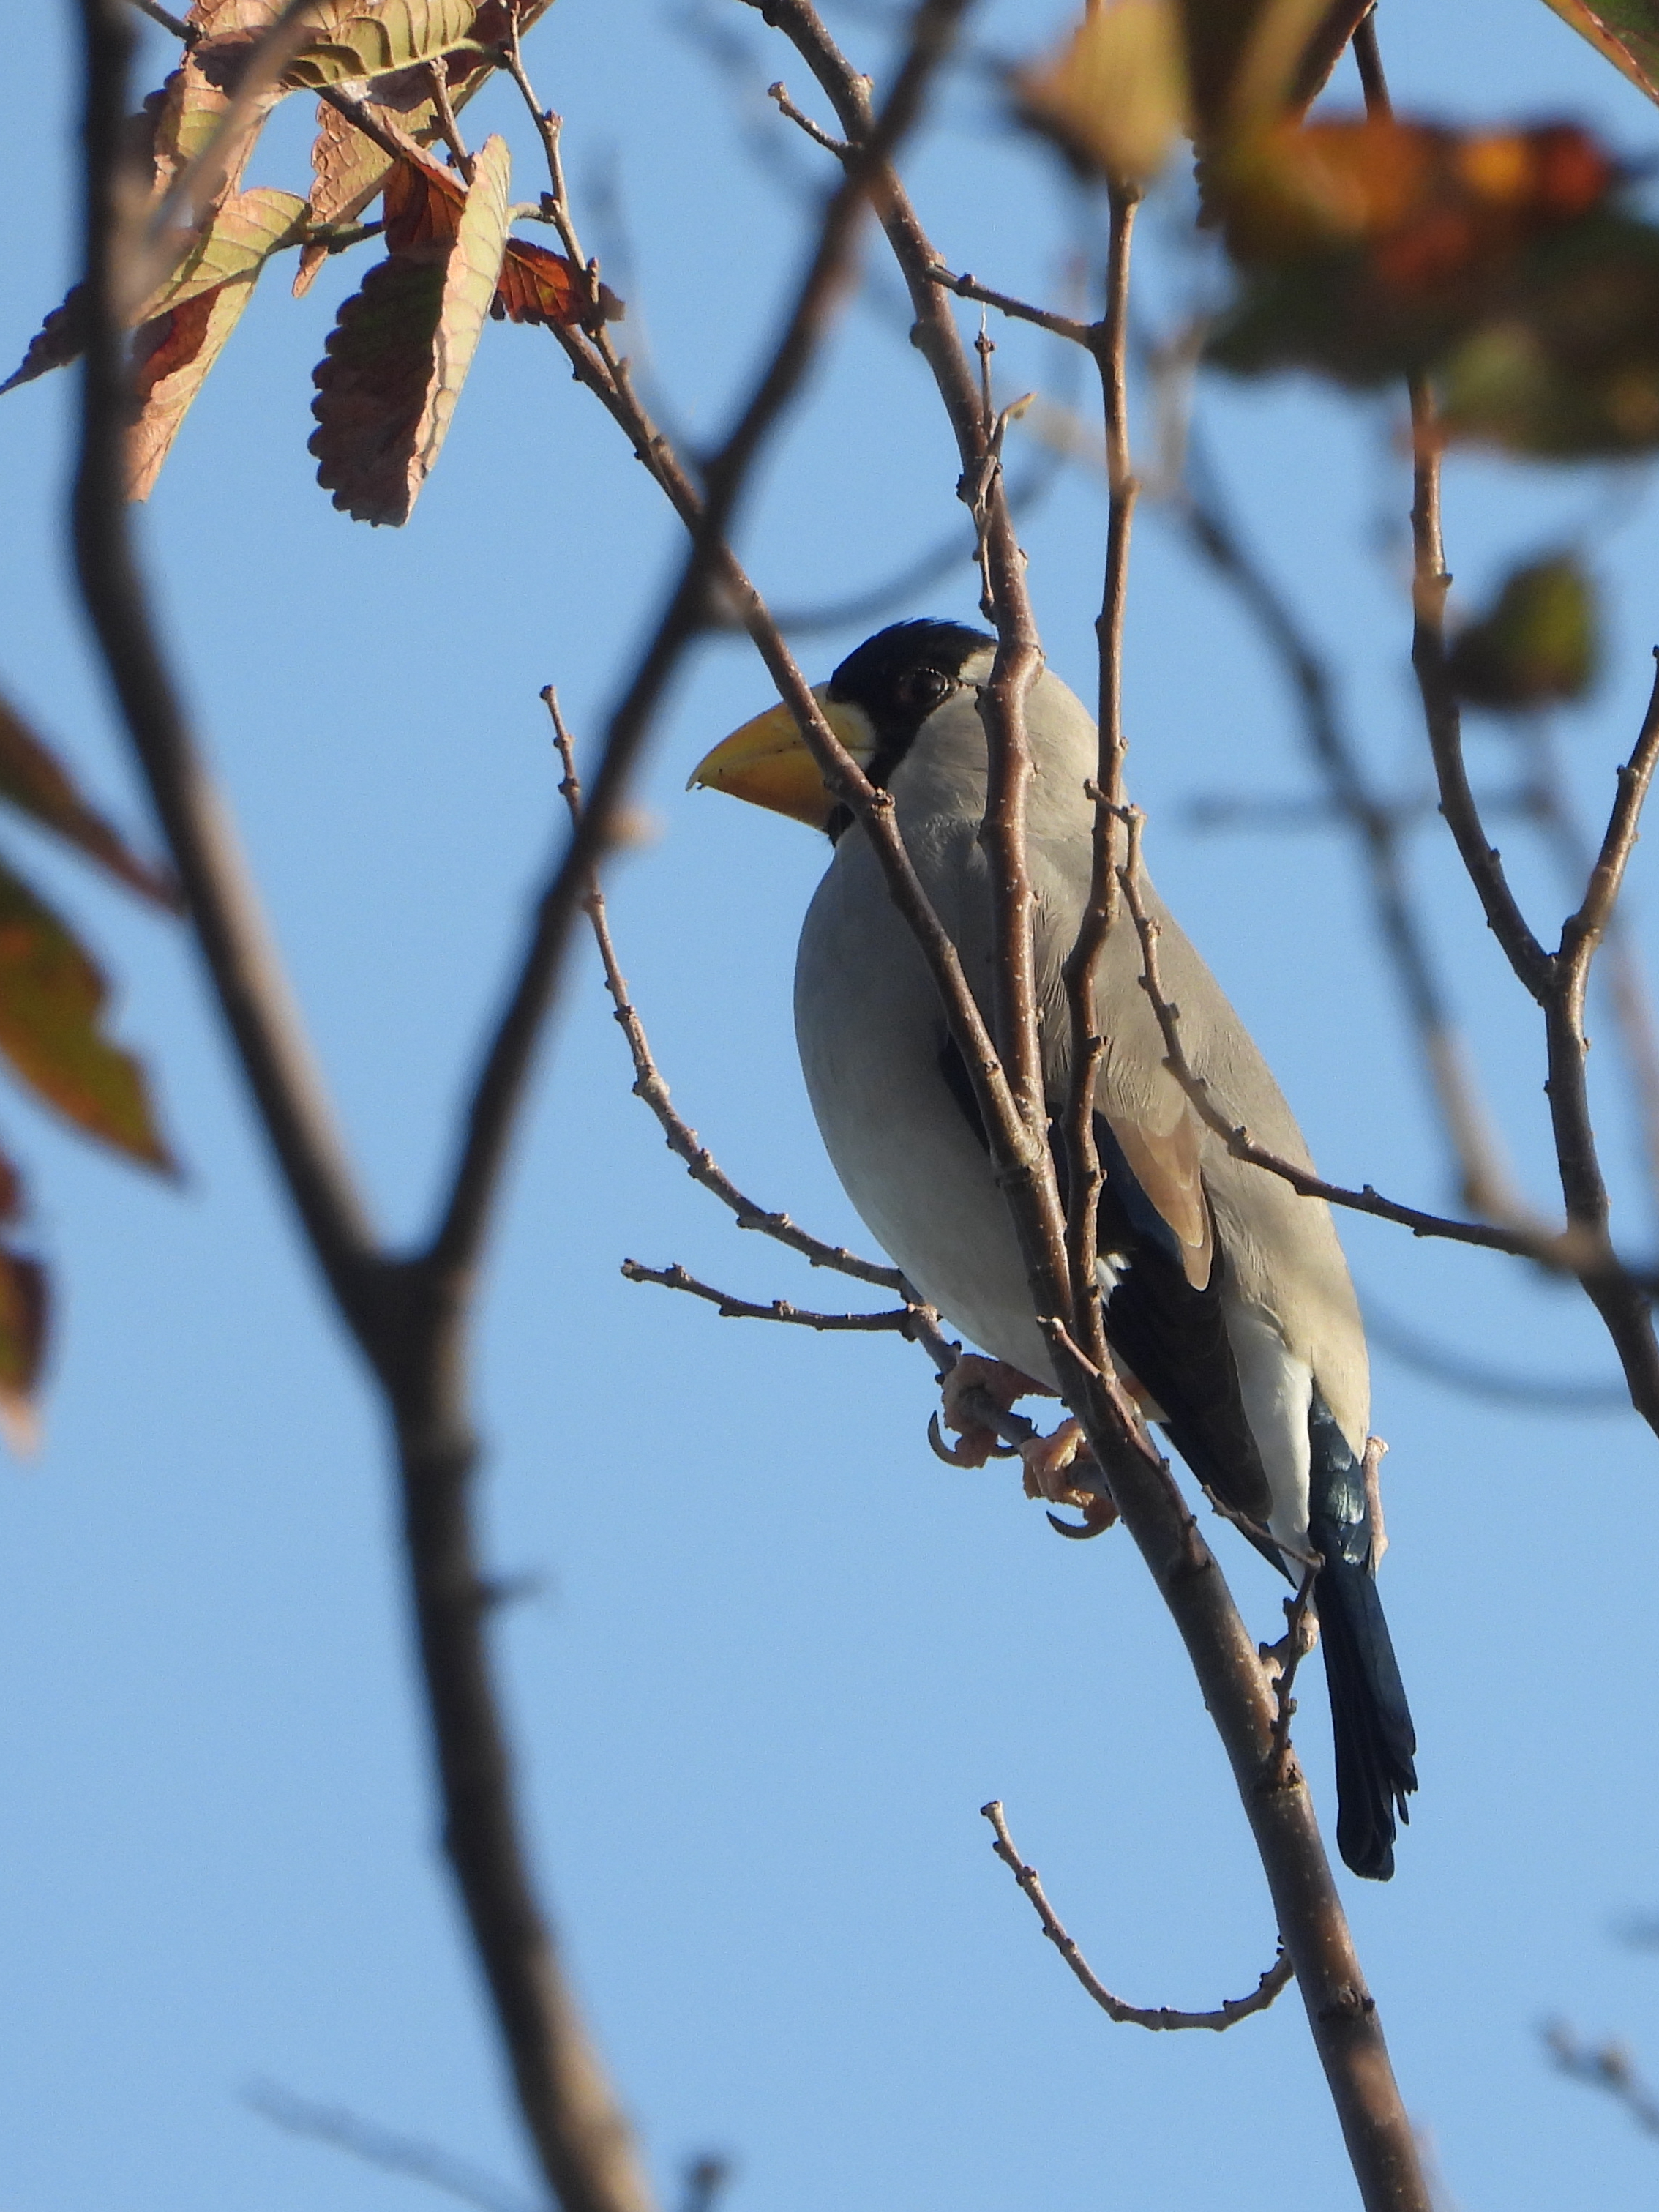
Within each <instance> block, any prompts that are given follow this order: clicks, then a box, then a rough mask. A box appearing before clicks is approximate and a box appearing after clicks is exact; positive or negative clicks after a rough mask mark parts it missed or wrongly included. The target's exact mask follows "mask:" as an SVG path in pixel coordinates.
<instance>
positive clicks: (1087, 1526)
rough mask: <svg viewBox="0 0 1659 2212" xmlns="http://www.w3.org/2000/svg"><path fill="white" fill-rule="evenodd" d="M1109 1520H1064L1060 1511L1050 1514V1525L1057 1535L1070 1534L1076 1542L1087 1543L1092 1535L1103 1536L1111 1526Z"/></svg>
mask: <svg viewBox="0 0 1659 2212" xmlns="http://www.w3.org/2000/svg"><path fill="white" fill-rule="evenodd" d="M1111 1525H1112V1524H1111V1522H1109V1521H1084V1522H1071V1521H1062V1520H1061V1519H1060V1516H1059V1514H1058V1513H1051V1514H1050V1515H1049V1516H1048V1526H1049V1527H1050V1528H1052V1529H1053V1530H1054V1534H1055V1535H1056V1536H1069V1537H1070V1538H1071V1540H1072V1541H1073V1543H1074V1544H1086V1543H1087V1542H1088V1541H1089V1539H1090V1538H1091V1536H1103V1535H1104V1534H1106V1531H1107V1530H1108V1529H1109V1528H1110V1527H1111Z"/></svg>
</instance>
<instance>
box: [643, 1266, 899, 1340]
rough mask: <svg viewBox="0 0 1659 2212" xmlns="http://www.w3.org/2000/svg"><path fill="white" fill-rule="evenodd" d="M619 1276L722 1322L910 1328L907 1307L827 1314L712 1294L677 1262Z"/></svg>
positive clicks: (883, 1330)
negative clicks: (682, 1298) (684, 1298)
mask: <svg viewBox="0 0 1659 2212" xmlns="http://www.w3.org/2000/svg"><path fill="white" fill-rule="evenodd" d="M622 1272H623V1275H624V1277H625V1278H626V1279H627V1280H628V1281H629V1282H630V1283H656V1284H658V1285H660V1287H661V1288H662V1289H664V1290H665V1291H687V1292H689V1293H690V1296H691V1297H694V1298H702V1299H703V1300H705V1301H706V1302H707V1304H709V1305H711V1306H714V1307H716V1308H718V1310H719V1311H720V1318H721V1319H722V1320H723V1321H777V1322H791V1323H793V1326H794V1327H795V1328H816V1329H824V1330H837V1329H843V1330H850V1331H853V1332H855V1333H856V1332H863V1333H864V1334H868V1335H878V1336H879V1335H884V1334H891V1335H897V1336H908V1335H909V1334H910V1333H911V1330H912V1328H913V1325H914V1324H913V1322H912V1318H911V1314H912V1309H911V1308H910V1307H908V1306H895V1307H893V1308H892V1309H891V1310H889V1311H887V1312H884V1313H840V1314H831V1313H813V1312H812V1311H811V1310H810V1309H808V1308H806V1307H804V1306H792V1305H791V1304H789V1301H788V1300H787V1298H774V1299H773V1300H772V1302H771V1304H769V1305H757V1304H755V1303H754V1302H753V1300H752V1299H750V1298H739V1297H734V1296H733V1295H732V1292H731V1291H720V1290H716V1289H715V1288H714V1285H713V1284H711V1283H700V1282H699V1281H698V1280H697V1279H696V1276H695V1275H691V1274H688V1273H686V1271H685V1269H684V1267H681V1266H680V1264H679V1262H678V1261H675V1263H674V1264H673V1266H672V1267H646V1266H645V1265H644V1264H643V1262H642V1261H638V1260H624V1261H623V1263H622Z"/></svg>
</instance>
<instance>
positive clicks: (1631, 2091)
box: [1540, 2021, 1659, 2136]
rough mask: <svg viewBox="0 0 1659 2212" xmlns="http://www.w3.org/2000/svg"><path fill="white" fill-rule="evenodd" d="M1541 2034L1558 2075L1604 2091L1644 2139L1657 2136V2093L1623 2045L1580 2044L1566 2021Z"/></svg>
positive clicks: (1658, 2096) (1658, 2099)
mask: <svg viewBox="0 0 1659 2212" xmlns="http://www.w3.org/2000/svg"><path fill="white" fill-rule="evenodd" d="M1540 2033H1541V2035H1542V2037H1543V2042H1544V2048H1545V2049H1546V2050H1547V2051H1548V2052H1549V2054H1550V2057H1551V2058H1552V2059H1553V2062H1554V2063H1555V2067H1556V2069H1557V2071H1558V2072H1559V2073H1562V2074H1565V2075H1567V2076H1568V2078H1569V2079H1570V2080H1571V2081H1587V2082H1589V2085H1590V2086H1591V2087H1592V2088H1596V2089H1605V2090H1606V2091H1607V2093H1608V2095H1609V2096H1611V2097H1612V2098H1613V2100H1614V2102H1615V2103H1616V2104H1620V2105H1622V2106H1624V2108H1625V2110H1626V2112H1628V2113H1629V2115H1630V2117H1631V2118H1632V2120H1634V2121H1635V2123H1636V2124H1637V2126H1638V2128H1640V2129H1641V2130H1642V2132H1643V2134H1644V2135H1649V2136H1659V2093H1656V2092H1655V2091H1654V2090H1653V2089H1651V2088H1650V2087H1649V2086H1648V2084H1647V2083H1646V2082H1645V2081H1643V2079H1642V2077H1641V2075H1639V2074H1638V2072H1637V2071H1636V2067H1635V2063H1634V2061H1633V2060H1632V2057H1631V2054H1630V2051H1628V2049H1627V2048H1626V2045H1624V2044H1622V2043H1618V2042H1613V2041H1609V2042H1607V2043H1581V2042H1580V2041H1579V2040H1578V2039H1577V2036H1576V2035H1575V2034H1574V2033H1573V2032H1572V2030H1571V2028H1570V2027H1568V2026H1567V2025H1566V2023H1565V2021H1551V2022H1550V2024H1549V2025H1548V2027H1545V2028H1543V2029H1541V2031H1540Z"/></svg>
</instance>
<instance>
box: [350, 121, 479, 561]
mask: <svg viewBox="0 0 1659 2212" xmlns="http://www.w3.org/2000/svg"><path fill="white" fill-rule="evenodd" d="M507 175H508V155H507V143H506V141H505V140H504V139H502V138H499V137H494V138H490V139H488V140H486V142H485V143H484V147H483V151H482V152H481V153H480V154H479V155H478V157H477V163H476V166H475V169H474V173H473V179H472V182H471V185H470V186H469V187H468V189H467V192H466V197H465V204H464V205H463V206H462V208H461V210H460V214H459V222H458V223H457V224H456V225H455V227H454V228H453V234H451V235H445V234H443V232H444V229H446V228H447V224H446V225H443V226H442V227H441V228H440V229H439V232H438V234H436V235H431V234H428V235H426V236H424V237H422V238H421V239H420V240H419V241H418V242H415V243H410V244H408V245H405V246H402V247H400V248H399V249H398V250H397V251H394V252H392V255H391V256H390V257H389V258H387V259H386V260H385V261H382V262H380V263H379V264H377V265H376V266H375V267H374V268H373V269H371V270H369V272H368V276H367V277H365V279H364V281H363V286H362V290H361V291H360V292H358V293H356V294H355V295H353V297H352V298H351V299H349V300H348V301H346V303H345V305H344V306H343V307H342V308H341V310H340V319H339V321H338V322H337V325H335V327H334V329H333V331H331V333H330V334H329V340H328V352H327V357H326V358H325V360H324V361H323V362H321V363H320V364H319V368H318V369H317V371H316V374H315V378H314V381H315V383H316V386H317V398H316V399H315V400H314V401H313V404H312V412H313V415H315V416H316V418H317V428H316V429H315V431H314V432H313V434H312V439H311V450H312V452H313V453H314V454H315V455H316V456H317V459H318V463H319V466H318V470H317V480H318V482H319V483H320V484H322V485H323V487H324V488H325V489H326V490H330V491H331V492H332V493H333V494H334V504H335V505H336V507H343V508H344V509H345V511H346V512H347V513H349V514H351V515H353V516H355V517H356V520H358V521H360V522H374V523H391V524H393V525H396V524H399V523H404V522H406V521H407V520H409V517H410V512H411V510H412V509H413V507H414V505H415V501H416V497H417V496H418V495H419V493H420V489H421V486H422V484H423V483H425V481H426V479H427V477H428V475H429V474H430V473H431V471H432V467H433V465H434V463H435V461H436V459H437V458H438V453H439V451H440V449H441V447H442V445H443V441H444V438H445V435H447V431H448V428H449V422H450V417H451V416H452V415H453V412H454V410H455V401H456V399H457V398H458V396H459V392H460V388H461V386H462V384H463V382H464V381H465V377H466V373H467V370H468V369H469V368H471V364H472V356H473V354H474V352H475V351H476V349H477V343H478V337H479V334H480V332H481V331H482V330H483V324H484V318H485V316H486V315H487V314H488V313H489V305H490V302H491V301H492V300H493V299H494V298H495V287H496V283H497V282H498V281H499V279H500V276H501V260H502V256H503V254H504V253H505V252H506V248H507ZM438 181H439V182H440V183H441V184H442V185H444V187H445V192H444V194H443V195H442V196H441V197H442V199H443V201H444V203H445V204H447V196H448V194H449V192H451V191H458V190H459V187H458V186H457V185H453V183H452V181H451V180H450V179H447V178H440V179H438Z"/></svg>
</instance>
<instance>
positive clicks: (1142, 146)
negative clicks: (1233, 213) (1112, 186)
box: [1017, 0, 1187, 181]
mask: <svg viewBox="0 0 1659 2212" xmlns="http://www.w3.org/2000/svg"><path fill="white" fill-rule="evenodd" d="M1017 82H1018V95H1019V100H1020V105H1021V106H1022V108H1023V109H1024V112H1025V115H1026V117H1027V118H1028V119H1029V120H1030V122H1031V123H1032V124H1034V125H1036V127H1037V128H1038V129H1039V130H1043V131H1048V132H1049V133H1050V134H1051V135H1052V136H1054V137H1056V138H1058V139H1059V140H1060V143H1062V144H1063V145H1064V146H1065V148H1066V150H1067V152H1068V153H1070V154H1071V155H1073V157H1074V158H1075V159H1077V160H1079V161H1081V162H1082V163H1083V165H1084V166H1085V167H1088V168H1095V169H1099V170H1101V171H1102V172H1103V173H1104V174H1105V175H1107V176H1109V177H1113V178H1116V179H1121V180H1126V181H1127V180H1135V181H1139V180H1142V179H1146V178H1149V177H1153V176H1156V175H1157V173H1158V171H1159V170H1160V169H1161V168H1162V167H1163V166H1164V159H1165V157H1166V156H1167V155H1168V153H1169V151H1170V147H1171V146H1172V145H1173V144H1174V143H1175V140H1176V135H1177V133H1178V132H1179V131H1181V130H1182V126H1183V124H1184V122H1185V119H1186V113H1187V65H1186V57H1185V54H1184V52H1183V51H1182V35H1181V21H1180V16H1179V15H1178V13H1177V10H1176V4H1175V0H1105V5H1103V7H1100V8H1097V9H1096V10H1095V11H1094V13H1093V14H1092V15H1087V16H1085V18H1084V21H1083V22H1082V24H1081V25H1080V26H1079V28H1078V30H1077V31H1076V32H1075V33H1074V34H1073V38H1072V40H1071V43H1070V44H1069V45H1068V46H1066V49H1065V50H1064V52H1062V53H1060V54H1059V55H1058V56H1057V57H1056V58H1054V60H1053V61H1052V62H1050V63H1048V64H1046V65H1045V66H1044V67H1042V68H1041V69H1036V70H1027V71H1025V72H1024V74H1023V75H1021V76H1020V77H1019V78H1018V81H1017Z"/></svg>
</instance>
